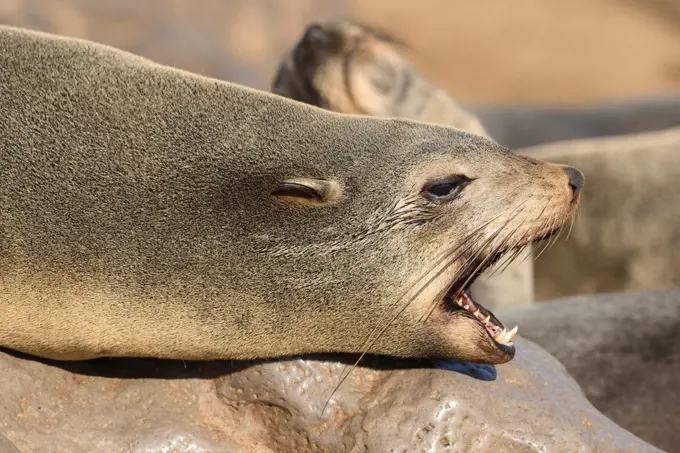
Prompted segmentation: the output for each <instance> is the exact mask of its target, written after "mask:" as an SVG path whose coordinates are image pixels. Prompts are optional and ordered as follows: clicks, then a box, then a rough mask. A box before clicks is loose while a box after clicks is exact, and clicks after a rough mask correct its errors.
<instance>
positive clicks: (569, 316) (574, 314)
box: [499, 290, 680, 452]
mask: <svg viewBox="0 0 680 453" xmlns="http://www.w3.org/2000/svg"><path fill="white" fill-rule="evenodd" d="M499 316H500V317H501V319H503V321H504V322H505V323H506V325H507V324H508V323H510V325H512V324H518V325H519V326H520V332H522V334H523V336H524V337H525V338H529V339H531V340H532V341H535V342H536V343H538V344H539V345H541V346H542V347H544V348H546V349H547V350H548V351H549V352H550V353H552V354H554V355H555V357H557V358H558V359H559V360H560V362H562V363H563V364H564V365H565V367H566V368H567V371H568V372H569V374H571V375H572V376H573V377H574V378H575V379H576V380H577V381H578V383H579V384H580V385H581V387H582V388H583V391H584V392H585V395H586V397H587V398H588V399H589V400H590V402H592V403H593V404H594V405H595V406H596V407H597V408H598V409H599V410H600V411H602V412H603V413H604V414H605V415H606V416H608V417H610V418H611V419H612V420H614V421H615V422H616V423H618V424H620V425H621V426H623V427H624V428H626V429H628V430H630V431H631V432H633V433H635V434H636V435H637V436H639V437H641V438H642V439H645V440H646V441H647V442H651V443H653V444H654V445H656V446H658V447H661V448H664V449H666V450H668V451H669V452H680V430H678V427H679V426H680V425H679V422H678V421H679V420H680V290H670V291H656V292H630V293H618V294H604V295H591V296H584V297H572V298H565V299H562V300H558V301H554V302H551V303H547V304H540V305H536V306H533V307H530V308H525V309H516V310H510V311H507V312H505V313H500V314H499Z"/></svg>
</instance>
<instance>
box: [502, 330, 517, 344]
mask: <svg viewBox="0 0 680 453" xmlns="http://www.w3.org/2000/svg"><path fill="white" fill-rule="evenodd" d="M518 330H519V327H517V326H515V328H514V329H512V330H511V331H510V332H508V333H507V335H506V336H505V342H506V343H510V341H511V340H512V338H513V337H514V336H515V334H516V333H517V331H518ZM503 331H505V329H503Z"/></svg>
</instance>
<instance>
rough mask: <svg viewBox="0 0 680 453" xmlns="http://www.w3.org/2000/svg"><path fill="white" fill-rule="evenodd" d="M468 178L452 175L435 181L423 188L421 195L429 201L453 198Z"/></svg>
mask: <svg viewBox="0 0 680 453" xmlns="http://www.w3.org/2000/svg"><path fill="white" fill-rule="evenodd" d="M469 182H470V180H469V179H468V178H466V177H464V176H454V177H451V178H449V179H446V180H442V181H435V182H431V183H429V184H427V185H426V186H425V187H424V188H423V195H424V196H425V198H427V199H428V200H430V201H434V202H444V201H450V200H453V199H454V198H455V197H456V196H457V195H458V194H459V193H460V191H461V190H463V187H465V186H466V185H467V184H468V183H469Z"/></svg>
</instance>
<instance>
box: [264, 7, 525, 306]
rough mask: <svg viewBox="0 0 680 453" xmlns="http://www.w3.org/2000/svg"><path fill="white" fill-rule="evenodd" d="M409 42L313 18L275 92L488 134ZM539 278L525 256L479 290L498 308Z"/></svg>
mask: <svg viewBox="0 0 680 453" xmlns="http://www.w3.org/2000/svg"><path fill="white" fill-rule="evenodd" d="M402 47H403V46H401V45H400V43H399V42H398V41H395V40H394V39H393V38H391V37H389V36H387V35H385V34H384V33H381V32H379V31H376V30H374V29H372V28H370V27H367V26H365V25H361V24H357V23H354V22H350V21H346V20H342V21H328V22H324V23H313V24H310V25H309V26H308V27H307V29H306V30H305V33H304V34H303V36H302V37H301V38H300V40H299V41H298V42H297V43H296V45H295V46H294V48H293V49H292V50H291V51H290V52H289V53H288V55H287V56H286V57H285V58H284V60H283V61H282V63H281V64H280V66H279V69H278V71H277V74H276V76H275V78H274V81H273V83H272V91H273V92H274V93H276V94H280V95H282V96H286V97H290V98H292V99H296V100H298V101H302V102H307V103H310V104H312V105H316V106H319V107H322V108H326V109H329V110H333V111H337V112H340V113H348V114H364V115H372V116H381V117H402V118H409V119H414V120H419V121H426V122H431V123H437V124H444V125H449V126H453V127H457V128H460V129H464V130H467V131H470V132H473V133H476V134H479V135H484V136H488V134H487V132H486V130H485V129H484V127H483V126H482V124H481V123H480V122H479V120H478V119H477V118H475V117H474V116H473V115H472V114H471V113H469V112H468V111H466V110H465V109H463V108H462V107H461V106H460V105H459V104H458V103H457V102H456V101H455V100H454V99H453V98H452V97H451V96H450V95H449V94H448V93H447V92H446V91H444V90H442V89H440V88H439V87H437V86H436V85H434V84H432V83H431V82H430V81H429V80H427V79H426V78H425V77H424V76H423V75H422V74H421V73H420V72H419V71H418V69H417V68H416V67H414V66H413V65H411V64H410V63H409V62H408V61H407V60H406V59H405V58H404V57H403V56H402V52H401V50H402ZM501 269H503V271H502V272H500V270H501ZM533 284H534V282H533V263H532V261H531V260H528V259H521V260H516V261H514V262H512V263H511V264H510V265H509V266H505V265H499V266H496V267H492V268H490V269H489V270H488V271H487V272H486V273H485V275H482V276H481V278H480V279H478V281H477V282H475V284H474V286H473V288H472V290H473V292H474V293H475V294H476V295H478V296H479V297H480V299H481V300H484V301H486V303H487V304H488V305H489V307H490V308H492V309H499V308H505V307H518V306H525V305H530V304H532V303H533V300H534V291H533Z"/></svg>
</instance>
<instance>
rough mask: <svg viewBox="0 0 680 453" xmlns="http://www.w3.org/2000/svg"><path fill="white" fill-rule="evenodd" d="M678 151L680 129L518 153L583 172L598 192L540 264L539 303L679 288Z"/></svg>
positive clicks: (558, 144)
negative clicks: (567, 234) (576, 296)
mask: <svg viewBox="0 0 680 453" xmlns="http://www.w3.org/2000/svg"><path fill="white" fill-rule="evenodd" d="M678 149H680V128H673V129H668V130H664V131H655V132H647V133H644V134H631V135H623V136H618V137H601V138H595V139H582V140H572V141H566V142H556V143H551V144H548V145H540V146H536V147H531V148H524V149H522V150H519V151H518V153H520V154H523V155H526V156H531V157H534V158H536V159H547V160H549V161H551V162H557V163H561V164H564V165H575V166H578V168H580V169H581V170H583V171H584V172H586V174H588V175H590V176H589V181H588V183H589V186H590V187H591V188H592V190H590V191H589V192H588V196H587V197H586V198H585V199H584V200H583V202H582V203H581V204H580V209H579V215H578V221H576V222H574V226H573V228H572V229H571V234H570V235H569V236H570V237H569V241H568V243H565V242H564V241H556V242H555V243H554V244H553V245H552V247H551V248H550V249H549V250H548V251H547V252H546V253H544V254H542V255H541V256H540V257H539V258H538V260H537V266H536V268H535V270H534V276H535V283H536V294H537V296H538V298H540V299H542V300H549V299H554V298H558V297H564V296H573V295H578V294H590V293H603V292H614V291H642V290H657V289H668V288H677V287H680V269H679V268H678V266H677V263H680V249H679V248H678V247H675V246H674V244H678V243H679V242H680V221H679V220H678V219H680V201H679V200H678V198H677V197H676V196H675V194H677V193H680V154H678ZM537 247H541V246H537ZM595 257H597V258H596V259H594V258H595Z"/></svg>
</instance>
